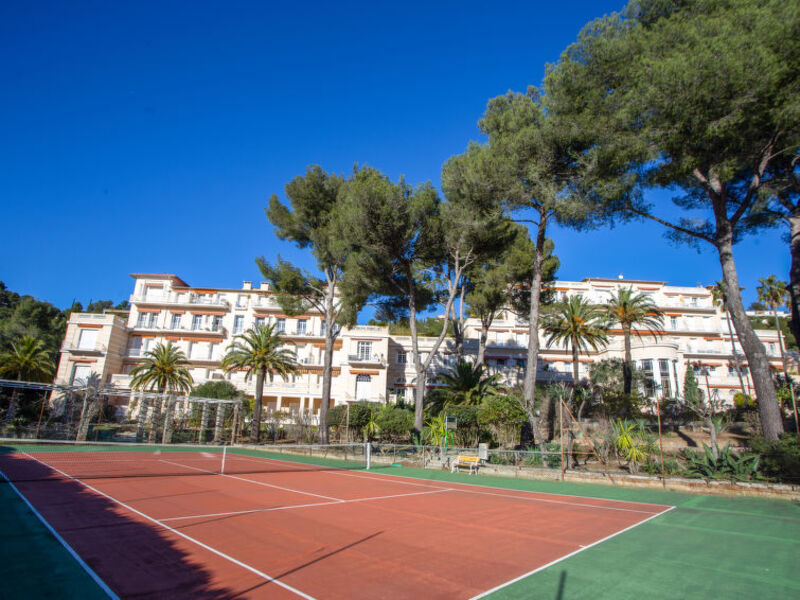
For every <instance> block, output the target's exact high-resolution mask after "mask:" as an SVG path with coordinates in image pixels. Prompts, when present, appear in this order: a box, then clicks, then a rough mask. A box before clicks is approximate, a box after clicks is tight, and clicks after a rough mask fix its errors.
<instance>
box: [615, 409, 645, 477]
mask: <svg viewBox="0 0 800 600" xmlns="http://www.w3.org/2000/svg"><path fill="white" fill-rule="evenodd" d="M613 429H614V433H613V445H614V448H615V449H616V451H617V454H618V456H621V457H622V458H624V459H625V460H626V461H628V468H629V469H630V471H631V473H636V472H637V471H638V470H639V465H640V464H642V463H644V462H645V461H647V459H648V458H649V457H650V455H651V454H652V453H653V452H654V451H655V443H654V441H653V437H652V436H651V435H650V434H649V433H648V432H647V430H646V429H645V428H644V426H643V425H642V423H641V422H637V421H628V420H627V419H625V420H622V421H614V423H613Z"/></svg>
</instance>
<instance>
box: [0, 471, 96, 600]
mask: <svg viewBox="0 0 800 600" xmlns="http://www.w3.org/2000/svg"><path fill="white" fill-rule="evenodd" d="M0 506H2V510H0V536H1V537H2V543H0V596H2V597H3V598H31V599H33V598H81V599H86V600H93V599H95V598H108V596H107V595H106V594H105V592H103V591H102V590H101V589H100V587H99V586H98V585H97V584H96V583H95V582H94V580H92V578H91V577H89V575H88V574H87V573H86V571H84V570H83V568H82V567H81V566H80V565H79V564H78V562H77V561H76V560H75V559H74V558H73V557H72V556H71V555H70V554H69V552H67V550H66V549H65V548H64V547H63V546H62V545H61V544H60V543H59V542H58V541H57V540H56V539H55V538H54V537H53V535H52V534H51V533H50V532H49V531H48V530H47V528H46V527H45V526H44V525H43V524H42V522H41V521H39V519H37V518H36V517H35V516H34V515H33V513H32V512H31V511H30V509H29V508H28V507H27V506H26V505H25V504H24V503H23V502H22V500H20V498H19V496H17V494H16V493H15V492H14V490H13V489H11V485H9V484H8V482H6V481H5V480H2V479H0Z"/></svg>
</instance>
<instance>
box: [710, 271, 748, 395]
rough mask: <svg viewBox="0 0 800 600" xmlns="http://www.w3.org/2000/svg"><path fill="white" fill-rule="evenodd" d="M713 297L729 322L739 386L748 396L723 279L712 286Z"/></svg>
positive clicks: (715, 303)
mask: <svg viewBox="0 0 800 600" xmlns="http://www.w3.org/2000/svg"><path fill="white" fill-rule="evenodd" d="M709 289H710V290H711V297H712V298H713V301H714V305H715V306H720V307H721V308H722V311H723V312H724V313H725V320H726V321H727V322H728V336H729V337H730V338H731V353H732V354H733V365H734V367H735V368H736V374H737V375H738V376H739V387H740V388H741V390H742V397H743V398H747V389H746V388H745V386H744V378H743V377H742V367H741V365H740V363H739V354H738V353H737V352H736V338H735V337H734V336H733V325H731V315H730V313H729V312H728V303H727V301H726V300H725V286H724V284H723V283H722V282H721V281H717V282H716V283H715V284H714V285H712V286H711V287H710V288H709Z"/></svg>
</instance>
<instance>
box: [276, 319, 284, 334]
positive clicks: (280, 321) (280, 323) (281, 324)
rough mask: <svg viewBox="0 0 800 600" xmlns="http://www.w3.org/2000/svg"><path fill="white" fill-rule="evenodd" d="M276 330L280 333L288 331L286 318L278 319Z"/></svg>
mask: <svg viewBox="0 0 800 600" xmlns="http://www.w3.org/2000/svg"><path fill="white" fill-rule="evenodd" d="M275 331H277V332H278V333H286V319H282V318H281V319H278V320H277V321H276V327H275Z"/></svg>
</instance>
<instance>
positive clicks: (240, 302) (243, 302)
mask: <svg viewBox="0 0 800 600" xmlns="http://www.w3.org/2000/svg"><path fill="white" fill-rule="evenodd" d="M236 306H238V307H239V308H242V307H245V306H247V294H239V295H238V296H237V298H236Z"/></svg>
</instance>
